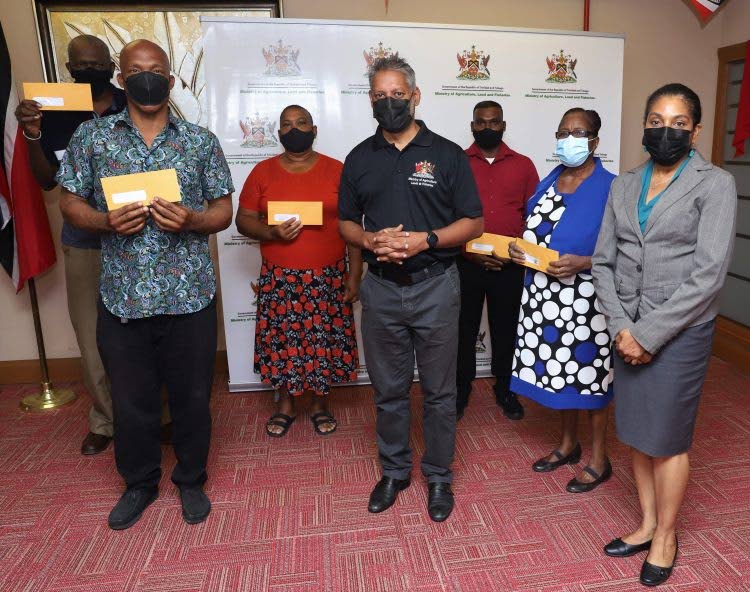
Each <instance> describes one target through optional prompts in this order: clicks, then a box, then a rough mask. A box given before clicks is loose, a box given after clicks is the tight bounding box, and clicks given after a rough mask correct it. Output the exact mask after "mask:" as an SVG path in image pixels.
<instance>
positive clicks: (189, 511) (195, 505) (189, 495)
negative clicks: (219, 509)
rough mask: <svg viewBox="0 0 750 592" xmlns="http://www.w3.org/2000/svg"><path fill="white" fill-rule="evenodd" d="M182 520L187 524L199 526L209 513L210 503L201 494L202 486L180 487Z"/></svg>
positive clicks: (202, 493)
mask: <svg viewBox="0 0 750 592" xmlns="http://www.w3.org/2000/svg"><path fill="white" fill-rule="evenodd" d="M179 489H180V502H181V503H182V518H183V520H185V522H187V523H188V524H199V523H201V522H203V521H204V520H205V519H206V518H208V515H209V514H210V513H211V501H210V500H209V499H208V496H207V495H206V494H205V493H204V492H203V486H202V485H194V486H192V487H180V488H179Z"/></svg>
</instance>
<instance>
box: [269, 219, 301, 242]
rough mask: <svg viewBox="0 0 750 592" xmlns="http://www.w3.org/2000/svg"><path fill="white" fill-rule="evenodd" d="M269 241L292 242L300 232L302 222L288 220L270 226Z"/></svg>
mask: <svg viewBox="0 0 750 592" xmlns="http://www.w3.org/2000/svg"><path fill="white" fill-rule="evenodd" d="M270 228H271V239H272V240H280V241H286V242H289V241H293V240H294V239H295V238H297V237H298V236H299V233H300V232H302V222H301V221H300V219H299V218H289V220H286V221H284V222H282V223H281V224H276V225H274V226H271V227H270Z"/></svg>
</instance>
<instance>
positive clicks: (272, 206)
mask: <svg viewBox="0 0 750 592" xmlns="http://www.w3.org/2000/svg"><path fill="white" fill-rule="evenodd" d="M289 218H297V219H298V220H300V221H301V222H302V225H303V226H322V225H323V202H322V201H269V202H268V220H267V222H268V225H269V226H273V225H275V224H282V223H284V222H286V221H287V220H289Z"/></svg>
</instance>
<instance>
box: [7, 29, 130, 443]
mask: <svg viewBox="0 0 750 592" xmlns="http://www.w3.org/2000/svg"><path fill="white" fill-rule="evenodd" d="M65 66H66V67H67V68H68V71H69V72H70V75H71V76H72V77H73V79H74V80H75V81H76V82H80V83H88V84H90V85H91V94H92V97H93V101H94V111H44V112H42V111H40V109H39V104H38V103H36V102H35V101H31V100H25V101H22V102H21V104H20V105H19V106H18V108H17V109H16V118H17V119H18V122H19V124H20V125H21V126H22V127H23V135H24V137H25V138H26V144H27V146H28V148H29V158H30V160H31V169H32V171H33V173H34V177H35V179H36V181H37V183H39V185H40V187H42V189H44V190H46V191H49V190H51V189H53V188H54V187H55V186H56V185H57V183H56V182H55V173H56V172H57V169H58V167H59V165H60V159H61V158H62V155H63V153H64V152H65V149H66V148H67V146H68V142H69V141H70V138H71V136H72V135H73V132H75V131H76V128H78V126H79V125H80V124H81V123H83V122H84V121H88V120H89V119H93V118H95V117H104V116H106V115H112V114H114V113H119V112H120V111H122V110H123V109H124V108H125V105H126V104H127V101H126V98H125V93H124V92H123V91H122V90H120V89H119V88H116V87H115V86H113V85H112V84H111V83H110V80H111V79H112V75H113V74H114V69H115V65H114V63H113V62H112V58H111V57H110V54H109V49H108V48H107V46H106V44H105V43H104V42H103V41H102V40H101V39H99V38H97V37H94V36H93V35H80V36H79V37H76V38H74V39H73V40H72V41H71V42H70V44H69V45H68V63H67V64H65ZM62 245H63V253H64V255H65V283H66V286H67V292H68V312H69V314H70V321H71V323H72V325H73V329H74V330H75V334H76V339H77V341H78V348H79V349H80V350H81V364H82V366H83V383H84V385H85V386H86V389H87V390H88V391H89V393H90V394H91V398H92V401H93V405H92V407H91V411H90V412H89V433H88V434H87V435H86V437H85V439H84V440H83V444H82V445H81V453H82V454H97V453H99V452H102V451H103V450H105V449H106V448H107V446H108V445H109V443H110V441H111V440H112V433H113V428H112V398H111V396H110V392H109V383H108V381H107V376H106V374H105V372H104V367H103V366H102V361H101V359H100V358H99V351H98V349H97V346H96V303H97V300H98V299H99V270H100V266H101V264H100V248H101V245H100V242H99V235H98V234H92V233H90V232H87V231H84V230H80V229H78V228H74V227H73V226H71V225H70V224H68V223H67V222H63V229H62Z"/></svg>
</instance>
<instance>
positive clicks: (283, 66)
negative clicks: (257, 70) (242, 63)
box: [263, 39, 301, 76]
mask: <svg viewBox="0 0 750 592" xmlns="http://www.w3.org/2000/svg"><path fill="white" fill-rule="evenodd" d="M263 57H264V58H265V59H266V71H265V72H264V74H265V75H266V76H299V75H300V74H301V70H300V67H299V64H298V63H297V58H298V57H299V49H294V48H293V47H292V46H291V45H284V42H283V41H282V40H281V39H279V43H278V44H277V45H269V46H268V47H264V48H263Z"/></svg>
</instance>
